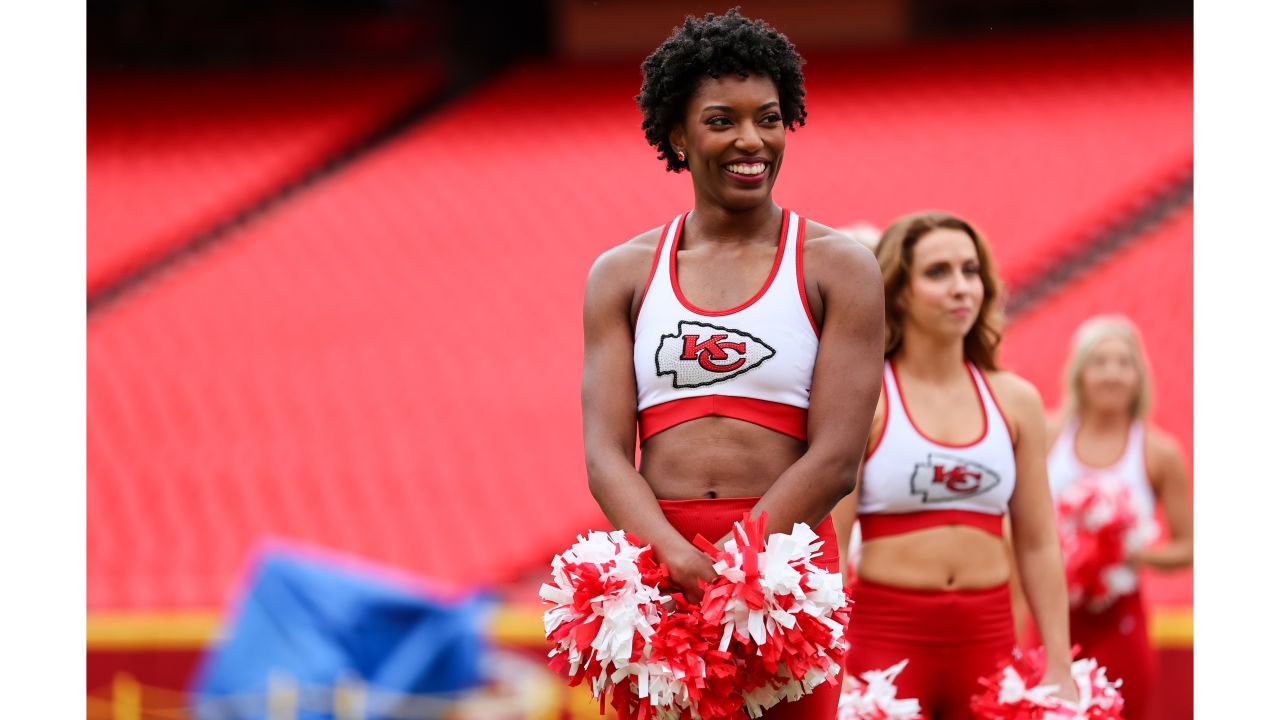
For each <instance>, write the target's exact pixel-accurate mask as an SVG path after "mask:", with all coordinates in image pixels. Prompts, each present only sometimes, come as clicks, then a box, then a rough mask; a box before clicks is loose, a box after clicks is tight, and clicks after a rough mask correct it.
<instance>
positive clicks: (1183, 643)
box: [87, 604, 1195, 652]
mask: <svg viewBox="0 0 1280 720" xmlns="http://www.w3.org/2000/svg"><path fill="white" fill-rule="evenodd" d="M1148 623H1149V624H1148V628H1149V631H1150V633H1151V643H1152V644H1153V645H1154V646H1156V647H1157V648H1171V649H1172V648H1191V647H1193V646H1194V635H1195V633H1194V623H1193V616H1192V609H1191V608H1190V607H1185V606H1184V607H1161V608H1153V609H1152V611H1151V616H1150V618H1149V620H1148ZM221 633H222V626H221V618H220V616H219V613H218V612H217V611H216V610H193V611H184V612H173V613H124V612H112V613H103V612H97V613H89V618H88V633H87V634H88V637H87V647H88V650H89V651H90V652H93V651H99V652H104V651H111V650H199V649H201V648H203V647H205V646H206V645H208V644H209V643H211V642H214V641H216V640H217V639H219V638H220V637H221ZM489 638H490V639H491V640H492V641H493V642H494V643H496V644H498V645H507V646H514V647H538V648H541V647H545V645H546V640H545V638H544V635H543V630H542V607H541V606H538V605H527V604H517V605H502V606H500V607H499V608H498V609H497V610H496V611H495V612H494V614H493V619H492V622H491V623H490V625H489Z"/></svg>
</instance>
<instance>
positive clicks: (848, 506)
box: [831, 488, 858, 585]
mask: <svg viewBox="0 0 1280 720" xmlns="http://www.w3.org/2000/svg"><path fill="white" fill-rule="evenodd" d="M857 522H858V489H857V488H854V490H853V492H851V493H849V494H848V495H845V496H844V498H842V499H841V500H840V502H838V503H836V506H835V507H833V508H831V524H832V525H834V526H835V529H836V547H837V548H839V550H840V575H841V577H843V578H844V584H845V585H848V584H849V581H851V580H853V578H852V577H851V576H850V568H849V541H850V540H851V539H853V537H852V536H853V526H854V525H855V524H856V523H857Z"/></svg>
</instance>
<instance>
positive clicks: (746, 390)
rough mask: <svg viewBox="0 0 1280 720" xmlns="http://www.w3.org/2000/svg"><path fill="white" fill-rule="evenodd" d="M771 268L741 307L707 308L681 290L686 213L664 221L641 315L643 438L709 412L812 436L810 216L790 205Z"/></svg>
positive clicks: (814, 341)
mask: <svg viewBox="0 0 1280 720" xmlns="http://www.w3.org/2000/svg"><path fill="white" fill-rule="evenodd" d="M782 212H783V221H782V233H781V236H780V237H779V239H778V251H777V254H776V256H775V257H774V261H773V268H772V270H770V272H769V277H768V279H767V280H765V282H764V285H763V286H762V287H761V288H760V290H759V291H758V292H757V293H756V294H755V295H754V296H752V297H751V298H750V299H749V300H747V301H746V302H744V303H742V304H741V305H739V306H738V307H735V308H730V309H727V310H714V311H713V310H705V309H702V308H699V307H697V306H696V305H694V304H693V303H692V302H690V301H689V299H688V298H686V297H685V296H684V294H683V293H682V292H680V282H679V278H678V274H677V272H676V254H677V250H678V249H679V247H680V238H681V232H682V230H683V228H684V220H685V218H686V217H687V214H682V215H680V216H678V217H676V218H675V220H673V221H672V222H671V223H670V224H668V225H667V226H666V228H664V230H663V233H662V240H661V241H660V243H659V245H658V250H657V252H656V253H655V254H654V261H653V269H652V270H651V271H650V277H649V284H648V287H647V288H646V290H645V294H644V297H643V298H642V299H641V302H640V314H639V316H638V317H637V318H636V336H635V348H634V351H633V353H634V354H633V361H634V365H635V373H636V391H637V400H638V403H637V408H636V409H637V410H638V411H639V418H640V440H641V442H643V441H645V440H647V439H649V438H650V437H652V436H653V435H655V434H657V433H659V432H662V431H663V430H666V429H668V428H670V427H674V426H675V425H679V424H680V423H683V422H687V421H689V420H693V419H696V418H700V417H706V416H708V415H719V416H723V417H731V418H737V419H739V420H745V421H747V422H751V423H755V424H757V425H761V426H763V427H767V428H769V429H771V430H776V431H778V432H781V433H785V434H787V435H791V436H792V437H796V438H799V439H801V440H804V439H805V438H806V428H807V419H808V410H809V389H810V385H811V384H812V382H813V366H814V362H815V361H816V360H817V357H818V331H817V328H816V327H815V326H814V323H813V318H812V317H811V316H810V314H809V306H808V302H807V298H806V297H805V291H804V253H803V251H802V248H803V243H804V218H801V217H800V216H799V215H797V214H795V213H793V212H790V211H788V210H783V211H782Z"/></svg>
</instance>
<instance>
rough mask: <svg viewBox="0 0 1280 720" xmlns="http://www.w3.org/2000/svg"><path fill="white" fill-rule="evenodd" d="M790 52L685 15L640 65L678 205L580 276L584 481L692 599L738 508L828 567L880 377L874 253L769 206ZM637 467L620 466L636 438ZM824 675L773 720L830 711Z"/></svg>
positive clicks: (796, 85) (800, 93) (731, 26)
mask: <svg viewBox="0 0 1280 720" xmlns="http://www.w3.org/2000/svg"><path fill="white" fill-rule="evenodd" d="M802 64H803V60H802V59H801V58H800V56H799V55H798V54H797V53H796V50H795V48H794V47H793V46H792V44H791V43H790V41H788V40H787V38H786V37H785V36H784V35H782V34H781V33H779V32H778V31H777V30H775V29H773V28H772V27H770V26H768V25H767V24H765V23H763V22H761V21H758V20H757V21H752V20H748V19H747V18H744V17H742V16H741V15H739V14H738V13H737V12H736V11H731V12H729V13H727V14H725V15H719V16H717V15H707V16H706V17H704V18H693V17H690V18H687V19H686V20H685V22H684V24H683V25H682V26H680V27H678V28H676V29H675V31H674V32H673V33H672V35H671V36H670V37H669V38H668V39H667V40H666V42H664V43H663V44H662V45H661V46H660V47H659V48H658V49H657V50H655V51H654V52H653V54H652V55H650V56H649V57H648V58H647V59H646V60H645V62H644V66H643V67H644V83H643V86H642V87H641V91H640V95H639V96H638V97H637V101H638V103H639V106H640V110H641V112H642V114H643V117H644V120H643V128H644V131H645V137H646V139H647V140H648V141H649V143H650V144H651V145H653V146H654V147H656V148H657V150H658V157H659V159H661V160H663V161H664V162H665V163H666V166H667V169H668V170H670V171H672V172H676V173H679V172H682V171H685V170H688V171H689V174H690V176H691V177H692V185H693V210H692V211H691V212H688V213H681V214H680V215H678V216H676V217H675V218H674V219H672V220H671V221H670V222H668V223H667V224H666V225H664V226H662V227H659V228H655V229H653V230H650V231H648V232H645V233H642V234H641V235H639V236H637V237H635V238H633V239H632V240H630V241H628V242H626V243H623V244H621V245H619V246H617V247H615V248H613V249H611V250H609V251H607V252H605V253H604V254H603V255H601V256H600V258H599V259H598V260H597V261H596V263H595V265H594V266H593V267H592V269H591V273H590V276H589V278H588V280H587V290H586V298H585V307H584V313H583V317H584V334H585V357H584V361H583V373H582V411H583V428H584V445H585V453H586V462H587V472H588V477H589V482H590V486H591V491H592V493H593V495H594V496H595V498H596V500H597V502H599V504H600V507H601V508H602V509H603V510H604V512H605V514H606V515H607V516H608V517H609V519H610V520H611V521H612V522H613V524H614V525H615V526H616V527H618V528H622V529H625V530H628V531H630V532H631V533H633V534H634V535H636V536H638V537H639V538H640V539H641V540H642V541H644V542H645V543H648V544H651V545H653V547H654V549H655V552H656V554H657V557H658V559H659V560H660V561H662V562H664V563H665V564H666V565H667V566H668V568H669V569H670V571H671V574H672V577H673V578H674V580H675V581H676V582H677V583H678V584H679V585H680V586H681V587H683V588H684V590H685V591H686V592H687V593H688V594H689V595H691V596H694V597H696V596H699V595H700V594H701V592H702V590H701V589H700V587H699V581H700V580H705V581H710V580H712V579H713V578H714V577H715V572H714V570H713V569H712V563H711V559H710V557H709V556H708V555H707V554H706V553H705V552H703V551H702V550H700V549H699V548H697V547H695V546H694V545H693V543H692V539H693V538H694V536H695V535H697V534H702V535H704V536H706V537H708V538H712V539H717V538H722V537H723V536H725V535H726V534H727V533H728V532H729V529H730V527H731V525H732V523H733V522H734V521H735V520H741V519H742V514H743V512H744V511H749V512H751V514H752V515H753V516H759V515H760V514H761V513H765V512H767V513H768V518H767V520H768V525H767V527H766V532H769V533H772V532H778V531H782V532H787V531H790V530H791V528H792V525H793V524H794V523H798V522H803V523H807V524H808V525H809V526H810V527H812V528H814V529H815V531H816V532H817V533H818V535H819V537H821V538H822V539H823V540H825V544H824V547H823V553H822V554H821V555H820V556H819V558H818V563H819V564H820V565H822V566H823V567H825V569H827V570H830V571H836V570H838V560H837V554H836V552H835V548H836V541H835V536H834V534H833V531H832V525H831V521H830V520H829V519H828V517H827V516H828V514H829V513H830V511H831V508H832V507H833V506H834V505H835V503H836V502H837V501H838V500H839V499H840V498H841V497H843V496H844V495H846V494H848V493H849V492H850V491H851V490H852V489H853V486H854V479H855V475H856V471H857V467H858V461H859V456H860V450H861V448H862V447H863V446H864V445H865V443H866V438H867V432H868V429H869V427H870V420H871V413H872V411H873V410H874V407H875V401H876V395H877V392H878V390H879V385H880V365H881V358H882V348H883V342H884V335H883V333H884V317H883V306H882V302H883V289H882V285H881V282H880V272H879V269H878V267H877V266H876V263H875V258H874V257H873V256H872V255H871V253H870V252H869V251H868V250H867V249H866V248H864V247H863V246H861V245H860V244H858V243H857V242H855V241H854V240H852V239H851V238H849V237H847V236H845V235H843V234H841V233H839V232H836V231H835V230H832V229H831V228H829V227H826V226H824V225H820V224H818V223H816V222H813V221H811V220H806V219H805V218H803V217H801V216H800V215H798V214H797V213H795V212H791V211H788V210H784V209H782V208H781V207H779V206H778V205H777V204H776V203H775V202H774V201H773V185H774V182H775V181H776V180H777V177H778V173H779V172H780V171H781V168H782V160H783V157H784V154H785V151H786V140H787V130H788V129H795V127H796V126H798V125H803V123H804V118H805V114H806V111H805V106H804V76H803V75H802V74H801V72H800V67H801V65H802ZM637 430H638V431H639V437H640V441H641V450H642V456H641V462H640V465H639V468H638V469H637V467H636V463H635V459H636V458H635V449H636V435H637ZM837 696H838V686H824V687H823V688H821V689H820V690H818V691H817V692H815V694H813V695H810V696H807V697H805V698H804V699H802V700H800V701H797V702H790V703H784V704H782V705H780V706H778V707H776V708H774V709H773V710H771V711H770V712H769V713H768V714H767V717H769V718H786V717H789V718H809V717H814V718H829V717H834V714H835V708H836V700H837Z"/></svg>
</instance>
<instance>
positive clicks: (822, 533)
mask: <svg viewBox="0 0 1280 720" xmlns="http://www.w3.org/2000/svg"><path fill="white" fill-rule="evenodd" d="M759 500H760V498H758V497H746V498H694V499H692V500H659V501H658V505H659V506H660V507H661V508H662V514H663V515H664V516H666V518H667V522H669V523H671V527H673V528H675V529H676V532H679V533H680V535H681V536H683V537H684V539H686V540H688V541H690V542H692V541H693V538H694V536H695V535H699V534H700V535H702V536H703V537H705V538H706V539H708V540H710V541H711V542H715V541H717V540H719V539H720V538H722V537H724V536H725V535H727V534H728V533H729V531H730V530H731V529H733V524H734V523H735V522H737V521H739V520H741V519H742V514H743V513H746V512H751V509H752V508H754V507H755V506H756V503H757V502H759ZM813 532H814V533H815V534H817V536H818V538H819V539H820V540H822V551H821V552H819V553H818V555H817V557H815V558H814V564H816V565H818V566H819V567H821V568H823V569H825V570H827V571H828V572H839V571H840V559H839V548H838V545H837V544H836V529H835V525H834V524H832V522H831V516H829V515H828V516H827V517H825V518H823V519H822V522H820V523H818V527H816V528H814V529H813Z"/></svg>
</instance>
